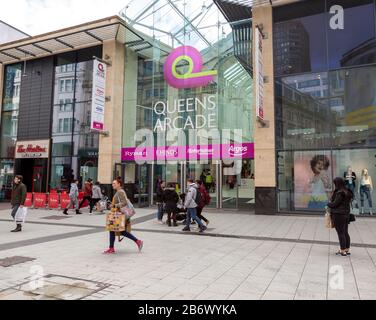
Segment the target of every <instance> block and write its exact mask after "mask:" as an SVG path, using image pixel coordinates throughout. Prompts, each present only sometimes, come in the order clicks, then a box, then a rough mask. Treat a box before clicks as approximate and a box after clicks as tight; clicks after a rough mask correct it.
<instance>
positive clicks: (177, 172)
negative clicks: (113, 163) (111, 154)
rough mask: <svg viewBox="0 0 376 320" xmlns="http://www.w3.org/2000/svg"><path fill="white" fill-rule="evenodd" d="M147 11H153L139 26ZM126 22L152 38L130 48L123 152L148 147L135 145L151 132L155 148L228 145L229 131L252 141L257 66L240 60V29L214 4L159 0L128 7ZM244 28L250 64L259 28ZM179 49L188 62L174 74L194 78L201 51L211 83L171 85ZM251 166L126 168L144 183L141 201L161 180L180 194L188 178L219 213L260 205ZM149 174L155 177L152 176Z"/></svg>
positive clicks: (187, 163) (130, 179)
mask: <svg viewBox="0 0 376 320" xmlns="http://www.w3.org/2000/svg"><path fill="white" fill-rule="evenodd" d="M149 5H151V6H149ZM143 8H149V11H147V12H144V13H143V14H142V15H141V17H138V18H137V21H134V20H133V18H134V17H137V16H138V12H141V11H142V9H143ZM125 19H126V20H127V19H128V20H129V21H131V20H133V22H132V25H133V26H134V27H135V28H136V30H139V31H142V32H143V33H144V34H147V35H148V37H146V38H145V43H144V44H141V43H138V44H137V45H136V43H128V44H126V64H125V65H126V67H125V83H126V85H125V94H124V96H125V101H124V110H125V112H124V115H123V117H124V120H123V123H124V127H123V147H124V148H131V147H137V146H138V145H139V144H140V143H141V142H145V141H144V140H142V139H139V141H136V139H135V133H136V132H141V131H142V130H149V132H152V135H153V139H152V140H153V142H154V146H157V145H158V146H167V147H170V146H173V145H177V146H196V145H200V146H201V145H206V146H208V145H215V144H221V143H222V141H223V139H224V135H225V134H224V130H227V131H228V132H230V143H234V142H236V141H240V140H241V141H242V142H243V143H252V142H253V122H254V116H253V114H254V112H253V111H252V108H253V106H252V99H253V97H252V95H253V82H252V77H251V71H250V70H251V66H250V65H249V64H248V65H247V63H246V62H245V60H244V59H242V58H243V57H242V56H241V55H240V54H236V50H235V43H236V42H237V41H238V39H237V38H236V36H235V32H234V28H236V26H235V24H234V25H230V24H229V23H228V22H227V21H226V19H225V18H224V17H223V16H222V14H221V13H220V11H219V10H218V8H217V7H216V5H215V4H214V3H213V2H212V1H209V2H207V3H206V5H205V4H204V5H203V3H202V2H199V1H197V2H196V1H190V2H187V3H185V4H183V3H180V2H176V3H171V2H170V1H167V0H166V1H157V2H155V3H154V4H153V2H152V1H139V2H138V3H137V4H132V3H129V6H128V7H127V11H126V13H125ZM243 23H245V25H246V28H245V29H244V30H245V31H244V35H246V32H247V30H248V31H249V39H245V37H244V39H243V41H242V42H241V43H240V42H237V43H238V44H239V43H240V45H242V46H243V48H244V50H243V51H244V52H243V54H245V55H246V56H247V57H248V56H250V54H251V49H250V47H249V44H250V43H251V41H252V39H251V36H252V32H251V30H252V25H251V21H250V20H249V21H247V22H243ZM147 26H149V27H147ZM246 29H247V30H246ZM191 48H194V49H193V50H192V49H191ZM179 50H182V54H184V55H185V57H184V58H183V59H181V60H179V61H178V62H177V63H176V64H174V65H173V67H172V68H173V69H174V71H175V72H176V73H177V75H175V77H176V79H179V77H180V78H184V76H185V75H187V74H190V73H192V69H190V68H191V67H192V65H191V64H190V61H189V60H190V57H191V56H192V55H194V53H193V52H194V51H196V52H198V55H199V56H200V58H199V60H200V59H201V60H202V65H203V68H202V71H205V72H210V71H211V72H212V71H215V76H214V77H213V78H212V80H211V81H208V82H207V83H205V84H204V85H199V86H194V85H189V84H187V81H186V82H184V81H181V82H180V83H179V81H175V84H174V83H171V81H167V80H166V66H167V65H168V64H169V57H170V56H171V54H174V53H175V52H178V51H179ZM247 50H248V51H247ZM187 56H188V59H187ZM196 62H197V61H196ZM134 79H137V81H134ZM176 79H175V80H176ZM245 160H246V161H245V162H244V170H241V169H240V170H239V171H238V172H236V173H235V174H234V173H229V172H231V170H228V168H229V167H233V166H234V164H233V163H231V162H230V163H228V161H227V162H226V161H222V159H215V160H214V159H213V160H207V161H206V162H204V161H197V159H196V161H195V160H190V159H189V158H188V157H185V156H183V157H182V158H180V159H179V160H178V161H167V162H162V163H159V162H153V163H149V164H148V165H145V166H152V167H151V169H149V170H145V169H143V168H142V165H141V166H139V165H136V164H135V163H134V162H132V161H127V163H126V169H125V182H126V183H135V182H136V181H137V183H136V185H137V184H139V185H140V190H137V192H138V193H139V194H140V195H139V196H140V197H141V194H142V193H143V194H147V193H153V192H155V190H156V187H157V181H158V180H160V179H163V180H165V181H167V182H172V183H175V184H176V185H177V187H176V188H177V190H178V191H180V192H184V191H185V187H186V181H187V179H188V178H192V179H195V180H199V179H200V180H204V182H205V181H206V180H207V189H208V191H210V193H211V197H212V203H211V205H212V206H214V207H216V206H218V207H225V206H227V207H229V208H230V207H231V208H237V207H239V206H240V205H239V202H240V203H241V204H243V205H245V206H247V205H249V204H250V203H251V202H252V201H254V188H253V187H251V186H252V185H253V180H251V176H252V173H249V174H248V171H249V170H252V169H253V160H252V159H245ZM226 169H227V170H226ZM233 171H234V170H233ZM148 172H150V173H151V174H153V177H150V176H147V175H148ZM141 186H144V188H143V190H141V189H142V188H141ZM149 190H150V191H151V192H149ZM239 195H241V199H240V197H239ZM239 199H240V200H239ZM149 202H150V203H151V202H152V199H149Z"/></svg>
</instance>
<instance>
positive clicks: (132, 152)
mask: <svg viewBox="0 0 376 320" xmlns="http://www.w3.org/2000/svg"><path fill="white" fill-rule="evenodd" d="M121 159H122V161H158V160H159V161H163V160H166V161H176V160H205V159H208V160H221V159H254V144H253V143H243V144H222V145H209V146H203V145H198V146H173V147H157V148H155V147H147V148H140V149H137V148H134V147H131V148H123V149H122V152H121Z"/></svg>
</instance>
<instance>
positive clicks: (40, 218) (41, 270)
mask: <svg viewBox="0 0 376 320" xmlns="http://www.w3.org/2000/svg"><path fill="white" fill-rule="evenodd" d="M154 211H155V210H153V209H142V210H138V214H137V219H135V221H134V222H135V223H134V226H133V229H134V230H133V231H134V234H135V235H136V236H138V237H139V238H141V239H143V240H144V241H145V247H144V251H143V252H142V253H141V254H140V253H138V252H137V248H136V246H135V245H134V244H133V243H131V242H129V241H124V242H123V243H121V244H119V243H117V244H116V246H117V250H118V253H117V254H116V255H113V256H104V255H102V254H101V252H102V251H103V250H104V249H105V248H106V246H107V241H108V234H107V233H106V232H104V228H103V225H104V216H103V215H94V216H89V215H87V214H85V215H82V216H75V215H72V216H70V217H69V218H67V219H62V220H54V219H50V218H51V217H52V218H53V217H55V216H57V217H62V215H61V213H59V212H57V211H47V210H31V211H30V214H29V217H28V223H27V224H26V225H25V227H24V232H22V233H19V234H11V233H10V232H9V230H10V229H11V228H12V227H13V223H12V222H11V221H10V219H9V217H8V215H9V211H0V299H72V300H73V299H157V300H158V299H174V300H175V299H188V300H191V299H192V300H193V299H199V300H213V299H215V300H217V299H229V300H231V299H245V300H256V299H257V300H258V299H283V300H291V299H372V300H373V299H376V219H372V218H362V219H358V221H357V223H355V224H352V225H351V228H350V232H351V235H352V238H353V242H354V248H353V251H352V253H353V254H352V256H351V257H346V258H344V257H336V256H335V255H334V253H335V252H336V250H337V249H338V248H337V237H336V234H335V233H334V232H333V231H331V232H330V231H328V230H327V229H325V228H324V222H323V218H321V217H297V216H255V215H252V214H239V213H233V212H229V213H215V212H211V213H207V214H206V215H207V217H208V218H209V219H210V224H209V231H208V233H206V234H205V235H203V236H202V235H198V234H197V233H195V232H193V233H192V234H188V235H187V234H182V232H181V229H182V226H179V227H178V228H168V227H167V226H166V225H163V226H162V225H158V224H156V223H155V221H154V220H153V219H152V218H153V213H154ZM46 218H48V219H46ZM12 257H13V258H12ZM14 257H26V258H31V259H35V260H32V261H26V262H22V261H19V262H20V263H18V264H15V265H12V266H7V265H8V264H12V263H17V260H18V259H19V258H14ZM6 258H12V259H8V260H2V259H6ZM2 264H3V265H4V266H1V265H2Z"/></svg>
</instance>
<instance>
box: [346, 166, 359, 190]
mask: <svg viewBox="0 0 376 320" xmlns="http://www.w3.org/2000/svg"><path fill="white" fill-rule="evenodd" d="M343 177H344V179H345V185H346V187H347V189H349V190H351V191H352V193H354V194H355V187H356V184H355V181H356V174H355V172H354V171H352V168H351V167H350V166H349V167H347V171H346V172H345V173H344V174H343Z"/></svg>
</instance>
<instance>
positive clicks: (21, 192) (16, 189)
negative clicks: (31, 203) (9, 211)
mask: <svg viewBox="0 0 376 320" xmlns="http://www.w3.org/2000/svg"><path fill="white" fill-rule="evenodd" d="M26 193H27V189H26V186H25V185H24V184H23V183H19V184H14V186H13V190H12V199H11V202H10V203H11V205H12V206H16V205H22V206H23V205H24V204H25V201H26Z"/></svg>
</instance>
